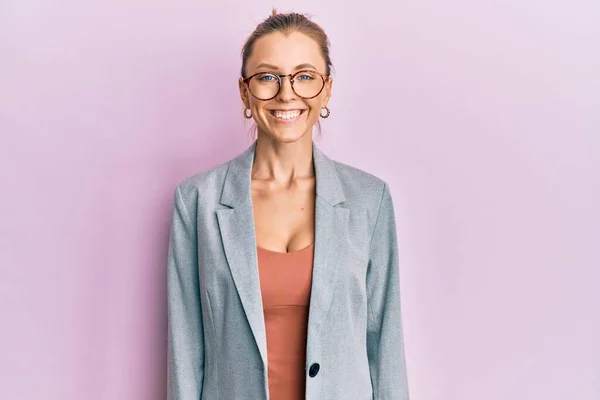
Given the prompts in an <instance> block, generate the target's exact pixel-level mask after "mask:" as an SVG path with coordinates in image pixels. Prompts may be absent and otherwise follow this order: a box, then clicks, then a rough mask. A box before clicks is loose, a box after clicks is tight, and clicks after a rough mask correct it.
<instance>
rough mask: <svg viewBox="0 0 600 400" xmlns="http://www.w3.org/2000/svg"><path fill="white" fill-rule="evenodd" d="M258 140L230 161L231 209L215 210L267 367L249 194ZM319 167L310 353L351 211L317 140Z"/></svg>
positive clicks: (227, 195) (227, 198) (227, 191)
mask: <svg viewBox="0 0 600 400" xmlns="http://www.w3.org/2000/svg"><path fill="white" fill-rule="evenodd" d="M256 144H257V141H256V140H255V141H254V142H253V143H252V144H251V145H250V147H249V148H248V149H247V150H246V151H244V152H243V153H242V154H240V155H239V156H237V157H236V158H234V159H233V160H231V162H230V164H229V168H228V170H227V174H226V177H225V182H224V186H223V192H222V194H221V203H222V204H223V205H226V206H228V207H231V208H228V209H220V210H217V219H218V222H219V230H220V234H221V238H222V241H223V247H224V250H225V256H226V258H227V262H228V264H229V268H230V270H231V275H232V277H233V280H234V283H235V287H236V289H237V291H238V294H239V297H240V300H241V303H242V306H243V308H244V312H245V313H246V317H247V319H248V323H249V325H250V328H251V330H252V333H253V335H254V339H255V341H256V344H257V348H258V350H259V352H260V355H261V358H262V360H263V363H264V366H265V368H266V366H267V341H266V331H265V322H264V314H263V303H262V296H261V290H260V281H259V274H258V262H257V252H256V232H255V226H254V215H253V210H252V198H251V171H252V165H253V163H254V155H255V151H256ZM313 162H314V166H315V177H316V178H315V179H316V198H315V246H314V260H313V278H312V288H311V295H310V306H309V324H308V339H307V351H310V350H311V348H312V346H313V345H314V343H316V342H315V340H316V339H317V338H318V334H319V328H320V326H321V323H322V321H323V319H324V318H325V317H326V314H327V311H328V309H329V305H330V303H331V300H332V296H333V289H334V287H335V282H336V279H337V277H338V276H339V273H338V269H339V263H338V261H339V259H340V258H341V257H340V256H341V252H343V251H346V250H347V248H346V247H345V246H346V243H348V242H347V229H346V228H347V223H348V214H349V210H348V209H347V208H344V207H340V206H337V205H338V204H340V203H342V202H343V201H344V200H345V198H344V194H343V191H342V187H341V184H340V181H339V177H338V175H337V171H336V169H335V165H334V164H333V161H332V160H330V159H329V158H328V157H327V156H326V155H325V154H323V153H322V152H321V151H320V150H319V149H318V148H317V146H316V145H315V143H314V141H313Z"/></svg>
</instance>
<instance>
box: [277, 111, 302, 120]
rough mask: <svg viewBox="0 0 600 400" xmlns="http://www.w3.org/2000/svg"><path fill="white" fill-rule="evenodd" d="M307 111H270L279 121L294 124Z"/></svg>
mask: <svg viewBox="0 0 600 400" xmlns="http://www.w3.org/2000/svg"><path fill="white" fill-rule="evenodd" d="M304 111H305V110H287V111H283V110H270V111H269V112H270V113H271V115H272V116H274V117H275V118H276V119H277V120H281V121H286V122H292V121H295V120H297V119H298V118H299V117H300V115H302V114H304Z"/></svg>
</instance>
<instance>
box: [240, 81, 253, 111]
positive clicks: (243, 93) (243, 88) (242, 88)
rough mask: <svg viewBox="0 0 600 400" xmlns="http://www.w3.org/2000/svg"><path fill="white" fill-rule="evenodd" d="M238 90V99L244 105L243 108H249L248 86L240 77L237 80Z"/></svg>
mask: <svg viewBox="0 0 600 400" xmlns="http://www.w3.org/2000/svg"><path fill="white" fill-rule="evenodd" d="M238 88H239V89H240V98H241V99H242V103H244V107H246V108H250V99H249V98H248V86H246V84H245V83H244V80H243V79H242V78H241V77H240V79H238Z"/></svg>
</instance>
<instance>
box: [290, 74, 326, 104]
mask: <svg viewBox="0 0 600 400" xmlns="http://www.w3.org/2000/svg"><path fill="white" fill-rule="evenodd" d="M323 86H325V81H324V80H323V78H322V77H321V75H319V74H317V73H315V72H312V71H300V72H298V73H297V74H296V75H294V91H295V92H296V94H297V95H298V96H300V97H305V98H311V97H315V96H316V95H318V94H319V93H320V92H321V90H322V89H323Z"/></svg>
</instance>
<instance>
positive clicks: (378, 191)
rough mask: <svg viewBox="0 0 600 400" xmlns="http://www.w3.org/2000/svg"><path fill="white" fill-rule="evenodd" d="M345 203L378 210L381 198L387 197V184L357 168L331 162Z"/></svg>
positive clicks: (334, 161) (335, 161)
mask: <svg viewBox="0 0 600 400" xmlns="http://www.w3.org/2000/svg"><path fill="white" fill-rule="evenodd" d="M332 162H333V165H334V166H335V168H336V171H337V174H338V177H339V180H340V184H341V186H342V190H343V192H344V196H345V197H346V203H349V204H350V205H356V206H360V205H362V206H363V207H364V206H366V207H368V208H372V207H375V208H379V206H380V204H381V201H382V197H383V196H384V195H388V196H389V186H388V183H387V182H386V181H385V180H384V179H382V178H381V177H379V176H377V175H375V174H373V173H371V172H368V171H365V170H363V169H360V168H358V167H355V166H352V165H349V164H346V163H343V162H341V161H337V160H332Z"/></svg>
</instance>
